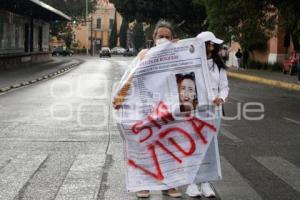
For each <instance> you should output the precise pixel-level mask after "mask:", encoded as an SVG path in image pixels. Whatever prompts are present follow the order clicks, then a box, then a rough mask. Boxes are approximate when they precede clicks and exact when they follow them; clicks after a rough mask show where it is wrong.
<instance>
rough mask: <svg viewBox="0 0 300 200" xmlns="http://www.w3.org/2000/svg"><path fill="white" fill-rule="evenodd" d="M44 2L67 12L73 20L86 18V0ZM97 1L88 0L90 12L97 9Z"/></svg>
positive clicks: (51, 0)
mask: <svg viewBox="0 0 300 200" xmlns="http://www.w3.org/2000/svg"><path fill="white" fill-rule="evenodd" d="M43 2H45V3H47V4H49V5H51V6H53V7H54V8H56V9H58V10H60V11H62V12H63V13H65V14H67V15H68V16H70V17H71V18H72V20H76V21H82V20H84V19H85V15H86V13H85V9H86V8H85V6H86V1H85V0H43ZM96 3H97V1H96V0H88V11H89V13H92V12H94V11H95V9H96Z"/></svg>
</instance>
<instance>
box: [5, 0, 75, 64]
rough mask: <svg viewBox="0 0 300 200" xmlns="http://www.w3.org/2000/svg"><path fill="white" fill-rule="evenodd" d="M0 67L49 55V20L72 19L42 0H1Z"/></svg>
mask: <svg viewBox="0 0 300 200" xmlns="http://www.w3.org/2000/svg"><path fill="white" fill-rule="evenodd" d="M1 2H4V3H3V4H2V5H1V8H0V69H6V68H9V67H13V66H16V65H22V64H26V63H34V62H40V61H46V60H49V59H50V55H51V53H50V51H49V29H50V25H49V22H50V21H54V20H70V18H69V17H68V16H67V15H65V14H63V13H62V12H60V11H59V10H56V9H55V8H53V7H51V6H49V5H47V4H45V3H43V2H41V1H39V0H23V1H18V0H2V1H1Z"/></svg>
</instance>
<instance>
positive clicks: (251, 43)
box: [204, 0, 276, 51]
mask: <svg viewBox="0 0 300 200" xmlns="http://www.w3.org/2000/svg"><path fill="white" fill-rule="evenodd" d="M204 3H205V6H206V9H207V15H208V24H209V29H210V30H212V31H213V32H214V33H215V34H216V35H217V36H219V37H221V38H224V39H225V40H226V41H230V40H231V39H234V40H235V41H237V42H239V43H240V44H241V46H242V47H243V48H244V49H247V50H249V51H253V50H265V49H266V48H267V41H268V38H270V37H271V36H272V35H273V34H274V32H273V30H274V26H275V24H276V14H274V13H275V9H274V7H273V6H272V5H270V3H269V2H267V1H261V0H254V1H244V0H204Z"/></svg>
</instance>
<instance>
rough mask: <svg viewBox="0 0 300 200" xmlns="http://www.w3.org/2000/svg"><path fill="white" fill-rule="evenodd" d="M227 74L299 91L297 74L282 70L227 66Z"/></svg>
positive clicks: (299, 85)
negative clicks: (284, 72) (285, 72)
mask: <svg viewBox="0 0 300 200" xmlns="http://www.w3.org/2000/svg"><path fill="white" fill-rule="evenodd" d="M228 76H229V77H232V78H237V79H242V80H246V81H250V82H255V83H260V84H266V85H269V86H273V87H278V88H282V89H288V90H294V91H300V84H299V83H298V76H297V75H294V76H290V75H288V74H283V73H282V72H273V71H267V70H255V69H239V70H237V69H236V68H229V69H228Z"/></svg>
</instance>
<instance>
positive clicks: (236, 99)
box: [228, 96, 246, 103]
mask: <svg viewBox="0 0 300 200" xmlns="http://www.w3.org/2000/svg"><path fill="white" fill-rule="evenodd" d="M228 98H229V99H233V100H235V101H237V102H241V103H244V102H246V101H244V100H242V99H239V98H236V97H233V96H230V97H228Z"/></svg>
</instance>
